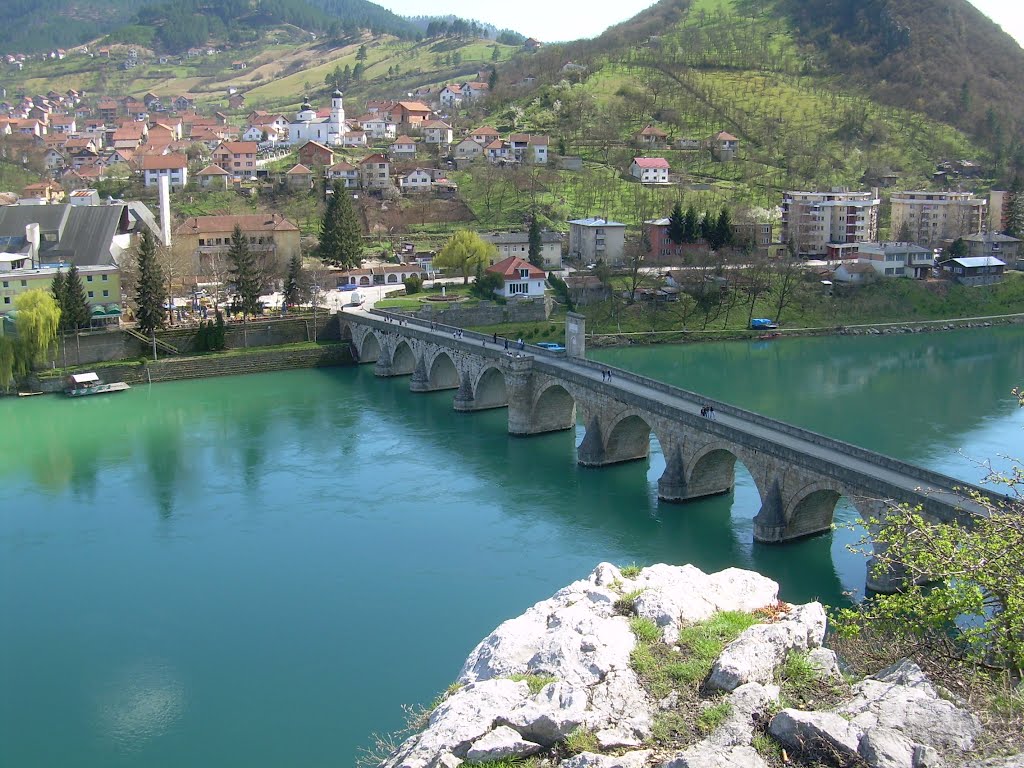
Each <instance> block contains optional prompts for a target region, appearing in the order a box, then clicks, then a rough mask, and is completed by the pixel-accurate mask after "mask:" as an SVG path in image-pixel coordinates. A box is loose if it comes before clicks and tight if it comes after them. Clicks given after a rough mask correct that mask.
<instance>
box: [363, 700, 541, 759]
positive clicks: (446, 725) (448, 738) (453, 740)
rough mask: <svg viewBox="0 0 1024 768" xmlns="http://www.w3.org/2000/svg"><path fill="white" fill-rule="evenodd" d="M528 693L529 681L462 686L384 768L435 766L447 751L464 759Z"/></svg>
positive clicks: (400, 748) (436, 710)
mask: <svg viewBox="0 0 1024 768" xmlns="http://www.w3.org/2000/svg"><path fill="white" fill-rule="evenodd" d="M529 694H530V689H529V687H528V686H527V685H526V683H523V682H519V683H514V682H512V681H511V680H487V681H484V682H480V683H473V684H470V685H467V686H464V687H463V688H460V689H459V690H458V691H456V692H455V693H454V694H452V696H451V697H449V698H448V699H447V700H446V701H445V702H443V703H442V704H441V705H440V706H439V707H438V708H437V709H435V710H434V712H433V714H431V716H430V720H429V722H428V726H427V728H426V730H424V731H422V732H421V733H420V734H418V735H416V736H412V737H410V738H409V739H407V740H406V741H405V743H403V744H402V746H401V747H399V749H398V751H397V752H396V753H395V754H394V755H392V756H391V757H389V758H388V759H387V760H386V761H385V762H384V763H383V766H384V768H433V766H435V765H436V762H435V761H436V759H438V758H439V756H441V755H443V754H444V753H446V752H450V753H451V754H453V755H455V756H456V757H459V758H464V757H465V756H466V752H467V751H468V749H469V747H470V745H471V744H473V742H475V741H477V740H478V739H479V738H480V737H482V736H483V735H484V734H485V733H487V732H488V731H490V730H491V729H492V728H493V727H494V725H495V724H496V723H497V721H498V719H499V718H500V717H502V716H503V715H504V714H505V713H507V712H509V711H511V710H514V709H516V708H517V707H519V706H520V705H521V704H522V703H523V702H524V701H526V700H527V697H528V696H529Z"/></svg>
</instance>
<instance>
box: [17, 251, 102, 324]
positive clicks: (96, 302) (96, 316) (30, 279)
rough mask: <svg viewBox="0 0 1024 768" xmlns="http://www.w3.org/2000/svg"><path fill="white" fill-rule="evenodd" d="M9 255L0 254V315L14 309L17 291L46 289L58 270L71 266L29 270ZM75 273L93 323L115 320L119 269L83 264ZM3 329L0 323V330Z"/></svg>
mask: <svg viewBox="0 0 1024 768" xmlns="http://www.w3.org/2000/svg"><path fill="white" fill-rule="evenodd" d="M10 256H12V254H0V315H6V314H7V313H9V312H10V311H11V310H13V309H14V299H15V297H16V296H17V295H18V294H19V293H24V292H25V291H31V290H33V289H34V288H40V289H42V290H44V291H49V290H50V287H51V286H52V285H53V278H54V276H55V275H56V274H57V272H58V271H63V272H64V273H67V271H68V269H70V265H68V266H62V267H60V268H58V267H41V268H36V269H32V268H31V267H30V266H27V265H26V264H25V263H24V262H25V260H26V259H25V257H22V260H21V261H15V260H12V259H10V258H7V257H10ZM78 275H79V277H80V278H81V280H82V287H83V288H84V289H85V297H86V301H88V302H89V308H90V309H91V310H92V318H93V321H92V324H93V325H110V324H111V323H116V322H118V321H119V319H120V317H121V272H120V270H119V269H118V268H117V267H116V266H113V265H110V266H85V267H79V268H78ZM3 330H5V329H4V328H3V326H2V325H0V333H2V332H3ZM6 330H9V327H8V329H6Z"/></svg>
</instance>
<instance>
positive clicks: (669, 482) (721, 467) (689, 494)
mask: <svg viewBox="0 0 1024 768" xmlns="http://www.w3.org/2000/svg"><path fill="white" fill-rule="evenodd" d="M662 449H663V450H664V451H665V471H664V472H663V473H662V475H661V477H660V478H658V498H659V499H661V500H662V501H667V502H670V503H673V504H681V503H683V502H687V501H692V500H693V499H701V498H704V497H705V496H719V495H721V494H723V493H731V492H732V489H733V486H734V485H735V477H736V476H735V465H736V457H735V456H733V455H732V454H730V453H728V452H726V451H713V452H712V453H710V454H708V455H706V456H704V457H703V458H702V459H701V460H700V461H699V462H696V463H695V464H694V466H691V467H687V466H686V463H685V462H684V461H683V457H682V452H681V451H680V450H679V449H674V448H671V447H668V448H666V446H664V445H663V446H662Z"/></svg>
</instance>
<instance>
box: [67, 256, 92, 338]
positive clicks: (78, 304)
mask: <svg viewBox="0 0 1024 768" xmlns="http://www.w3.org/2000/svg"><path fill="white" fill-rule="evenodd" d="M61 314H62V315H64V314H66V315H67V327H68V328H69V329H71V330H74V329H76V328H84V327H86V326H88V325H89V319H90V317H91V315H90V309H89V300H88V299H87V298H86V297H85V288H84V287H82V278H81V276H80V275H79V274H78V267H76V266H75V265H74V264H72V265H71V269H69V270H68V274H67V276H66V277H65V278H64V304H63V305H62V306H61Z"/></svg>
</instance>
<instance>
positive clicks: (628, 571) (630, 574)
mask: <svg viewBox="0 0 1024 768" xmlns="http://www.w3.org/2000/svg"><path fill="white" fill-rule="evenodd" d="M642 570H643V567H642V566H639V565H637V564H636V563H630V564H629V565H625V566H623V567H622V568H620V569H619V573H621V574H622V575H623V576H625V577H626V578H627V579H635V578H636V577H637V576H639V575H640V571H642Z"/></svg>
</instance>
